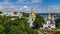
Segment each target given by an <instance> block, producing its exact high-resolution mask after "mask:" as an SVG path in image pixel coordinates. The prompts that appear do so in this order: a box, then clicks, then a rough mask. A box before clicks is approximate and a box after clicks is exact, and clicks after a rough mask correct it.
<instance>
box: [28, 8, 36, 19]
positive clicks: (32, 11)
mask: <svg viewBox="0 0 60 34" xmlns="http://www.w3.org/2000/svg"><path fill="white" fill-rule="evenodd" d="M29 17H31V18H33V17H36V16H35V14H34V8H32V10H31V13H30V14H29Z"/></svg>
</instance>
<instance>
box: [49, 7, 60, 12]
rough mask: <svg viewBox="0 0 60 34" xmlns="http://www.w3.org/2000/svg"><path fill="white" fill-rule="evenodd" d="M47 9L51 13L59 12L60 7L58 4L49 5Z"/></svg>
mask: <svg viewBox="0 0 60 34" xmlns="http://www.w3.org/2000/svg"><path fill="white" fill-rule="evenodd" d="M48 11H50V12H52V13H59V12H60V8H59V6H49V7H48Z"/></svg>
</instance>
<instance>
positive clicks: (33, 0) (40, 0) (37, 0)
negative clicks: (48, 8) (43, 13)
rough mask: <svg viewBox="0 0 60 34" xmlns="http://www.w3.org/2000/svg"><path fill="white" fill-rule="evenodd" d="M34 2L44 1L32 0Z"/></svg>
mask: <svg viewBox="0 0 60 34" xmlns="http://www.w3.org/2000/svg"><path fill="white" fill-rule="evenodd" d="M32 2H40V3H41V2H42V0H32Z"/></svg>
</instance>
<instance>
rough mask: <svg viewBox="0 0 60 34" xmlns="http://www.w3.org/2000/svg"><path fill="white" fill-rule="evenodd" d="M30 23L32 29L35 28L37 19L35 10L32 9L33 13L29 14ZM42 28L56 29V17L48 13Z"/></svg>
mask: <svg viewBox="0 0 60 34" xmlns="http://www.w3.org/2000/svg"><path fill="white" fill-rule="evenodd" d="M28 19H29V20H28V23H29V26H30V27H34V25H33V22H34V21H35V19H36V15H35V13H34V8H32V10H31V13H30V14H29V17H28ZM42 28H52V29H54V28H56V26H55V20H54V16H53V15H51V14H50V13H48V15H47V16H46V18H45V19H44V22H43V23H42Z"/></svg>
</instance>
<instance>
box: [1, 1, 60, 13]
mask: <svg viewBox="0 0 60 34" xmlns="http://www.w3.org/2000/svg"><path fill="white" fill-rule="evenodd" d="M32 7H33V8H35V12H36V13H48V12H51V13H60V0H0V10H2V11H19V12H28V13H29V12H30V11H31V8H32ZM3 9H4V10H3Z"/></svg>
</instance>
